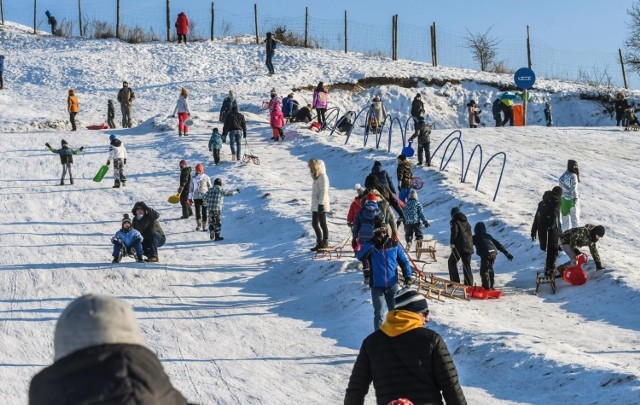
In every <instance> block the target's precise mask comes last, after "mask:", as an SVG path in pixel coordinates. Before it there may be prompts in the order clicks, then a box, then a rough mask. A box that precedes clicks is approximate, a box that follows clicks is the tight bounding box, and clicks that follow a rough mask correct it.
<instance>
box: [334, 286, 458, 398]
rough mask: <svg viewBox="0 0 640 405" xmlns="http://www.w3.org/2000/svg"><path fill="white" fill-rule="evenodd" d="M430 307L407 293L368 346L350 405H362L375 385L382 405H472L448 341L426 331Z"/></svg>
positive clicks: (402, 292)
mask: <svg viewBox="0 0 640 405" xmlns="http://www.w3.org/2000/svg"><path fill="white" fill-rule="evenodd" d="M427 322H429V306H428V304H427V300H426V299H425V298H424V296H422V295H421V294H420V293H418V292H416V291H414V290H411V289H410V288H404V289H402V290H400V291H398V292H397V293H396V295H395V309H394V310H392V311H390V312H389V313H388V314H387V319H386V321H385V322H384V324H383V325H382V327H381V328H380V329H379V330H377V331H375V332H373V333H372V334H370V335H369V336H367V338H366V339H365V340H364V341H363V342H362V346H361V347H360V352H359V353H358V358H357V359H356V362H355V364H354V365H353V371H352V372H351V377H350V378H349V385H348V387H347V390H346V393H345V397H344V404H345V405H361V404H363V403H364V398H365V396H366V395H367V392H368V391H369V385H370V384H371V382H373V388H374V389H375V392H376V402H377V403H378V405H386V404H388V403H389V402H390V401H393V400H396V399H398V398H406V399H408V400H410V401H412V402H413V403H414V404H432V405H436V404H437V405H442V404H443V401H442V399H443V397H444V401H445V402H446V404H447V405H466V403H467V400H466V398H465V396H464V392H463V391H462V387H460V382H459V381H458V371H457V370H456V366H455V364H454V363H453V359H452V358H451V354H450V353H449V349H448V348H447V344H446V343H445V342H444V340H442V337H441V336H440V335H439V334H438V333H436V332H434V331H432V330H430V329H427V328H425V327H424V325H425V324H426V323H427Z"/></svg>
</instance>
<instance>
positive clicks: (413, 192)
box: [409, 190, 418, 200]
mask: <svg viewBox="0 0 640 405" xmlns="http://www.w3.org/2000/svg"><path fill="white" fill-rule="evenodd" d="M409 199H410V200H417V199H418V192H417V191H416V190H411V191H410V192H409Z"/></svg>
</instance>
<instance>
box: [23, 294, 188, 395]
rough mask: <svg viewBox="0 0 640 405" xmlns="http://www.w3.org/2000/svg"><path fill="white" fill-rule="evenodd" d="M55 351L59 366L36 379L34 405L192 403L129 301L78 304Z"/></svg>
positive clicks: (64, 319) (68, 313)
mask: <svg viewBox="0 0 640 405" xmlns="http://www.w3.org/2000/svg"><path fill="white" fill-rule="evenodd" d="M53 349H54V363H53V364H52V365H50V366H48V367H46V368H44V369H43V370H41V371H40V372H38V374H36V375H35V376H34V377H33V379H32V380H31V384H30V386H29V404H31V405H45V404H46V405H65V404H89V403H91V404H98V403H100V404H114V405H115V404H130V403H136V404H141V405H156V404H160V405H186V404H187V400H186V399H185V398H184V397H183V396H182V394H181V393H180V392H179V391H178V390H176V389H175V388H174V387H173V386H172V384H171V381H170V380H169V377H168V376H167V374H166V373H165V372H164V369H163V368H162V364H161V363H160V361H159V360H158V357H157V356H156V355H155V354H154V353H153V352H152V351H151V350H149V349H148V348H147V347H146V344H145V342H144V339H143V337H142V334H141V333H140V327H139V326H138V322H137V320H136V318H135V314H134V313H133V309H132V308H131V305H129V304H128V303H127V302H125V301H123V300H120V299H118V298H115V297H110V296H104V295H85V296H83V297H80V298H77V299H75V300H74V301H72V302H71V303H70V304H69V305H68V306H67V308H65V310H64V311H63V312H62V314H61V315H60V318H59V319H58V322H57V323H56V329H55V334H54V342H53Z"/></svg>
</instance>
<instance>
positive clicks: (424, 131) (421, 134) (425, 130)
mask: <svg viewBox="0 0 640 405" xmlns="http://www.w3.org/2000/svg"><path fill="white" fill-rule="evenodd" d="M416 138H418V143H419V144H420V145H425V144H428V143H430V142H431V125H429V124H427V123H426V122H424V121H420V122H419V123H418V125H417V126H416V132H415V133H414V134H413V135H412V136H411V138H409V140H410V141H412V140H414V139H416Z"/></svg>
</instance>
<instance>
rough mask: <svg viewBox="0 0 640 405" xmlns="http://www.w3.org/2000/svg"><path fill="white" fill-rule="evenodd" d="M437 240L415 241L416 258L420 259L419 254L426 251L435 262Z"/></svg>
mask: <svg viewBox="0 0 640 405" xmlns="http://www.w3.org/2000/svg"><path fill="white" fill-rule="evenodd" d="M437 243H438V242H437V241H436V240H435V239H427V240H417V241H416V259H417V260H420V256H422V254H423V253H427V254H428V255H429V256H430V257H431V260H432V261H434V262H437V261H438V259H437V258H436V244H437Z"/></svg>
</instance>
